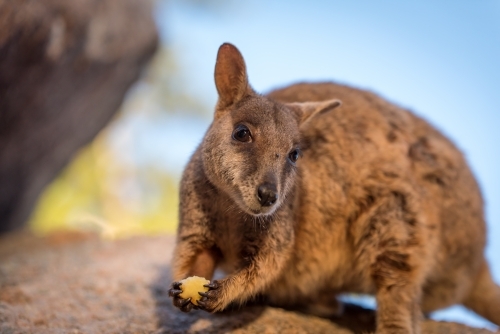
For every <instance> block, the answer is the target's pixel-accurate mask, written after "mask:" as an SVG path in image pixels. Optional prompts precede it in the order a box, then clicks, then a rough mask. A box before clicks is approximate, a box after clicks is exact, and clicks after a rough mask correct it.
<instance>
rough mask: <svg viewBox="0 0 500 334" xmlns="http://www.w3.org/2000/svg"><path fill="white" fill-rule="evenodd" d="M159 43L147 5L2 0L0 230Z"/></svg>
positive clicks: (107, 0)
mask: <svg viewBox="0 0 500 334" xmlns="http://www.w3.org/2000/svg"><path fill="white" fill-rule="evenodd" d="M157 40H158V37H157V31H156V27H155V24H154V21H153V17H152V7H151V3H150V1H149V0H120V1H115V0H71V1H67V0H43V1H42V0H16V1H12V0H0V184H1V185H2V187H1V189H0V222H1V223H0V232H2V231H8V230H12V229H15V228H18V227H20V226H22V225H23V224H24V223H25V221H26V220H27V218H28V216H29V214H30V212H31V210H32V209H33V206H34V204H35V201H36V199H37V197H38V196H39V195H40V193H41V191H42V190H43V188H44V187H45V186H46V185H47V184H48V183H49V182H50V181H51V180H52V179H53V178H54V177H55V176H56V175H57V173H58V172H59V171H60V170H61V169H62V168H63V167H64V166H65V165H66V164H67V163H68V161H69V160H70V159H71V158H72V156H73V155H74V154H75V152H76V151H77V150H78V149H79V148H80V147H82V146H83V145H85V144H87V143H88V142H90V141H91V140H92V138H94V137H95V135H96V134H97V133H98V131H99V130H100V129H102V128H103V127H104V126H105V125H106V123H108V121H109V120H110V119H111V117H112V116H113V114H114V113H115V112H116V111H117V109H118V108H119V106H120V104H121V103H122V100H123V98H124V96H125V93H126V92H127V90H128V88H129V87H130V86H131V84H132V83H133V82H135V81H136V80H137V79H138V76H139V74H140V72H141V70H142V69H143V68H144V65H145V64H146V63H147V62H148V60H149V59H150V58H151V57H152V55H153V53H154V52H155V50H156V47H157Z"/></svg>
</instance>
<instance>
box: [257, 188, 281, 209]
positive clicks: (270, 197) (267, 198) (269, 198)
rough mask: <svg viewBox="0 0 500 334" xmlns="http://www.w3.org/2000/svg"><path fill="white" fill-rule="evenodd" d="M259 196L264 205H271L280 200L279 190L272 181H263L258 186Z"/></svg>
mask: <svg viewBox="0 0 500 334" xmlns="http://www.w3.org/2000/svg"><path fill="white" fill-rule="evenodd" d="M257 198H258V200H259V203H260V204H261V205H262V206H271V205H273V204H274V203H276V201H277V200H278V190H277V189H276V185H275V184H272V183H263V184H261V185H260V186H259V188H257Z"/></svg>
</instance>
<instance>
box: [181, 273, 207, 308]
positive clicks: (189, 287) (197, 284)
mask: <svg viewBox="0 0 500 334" xmlns="http://www.w3.org/2000/svg"><path fill="white" fill-rule="evenodd" d="M179 283H181V286H180V288H181V290H182V293H181V294H179V297H181V298H184V299H188V298H191V303H193V304H194V305H198V300H200V298H201V296H200V294H199V293H198V292H207V291H208V288H207V287H205V286H204V285H206V284H209V283H210V281H209V280H207V279H205V278H203V277H198V276H191V277H188V278H186V279H183V280H182V281H180V282H179Z"/></svg>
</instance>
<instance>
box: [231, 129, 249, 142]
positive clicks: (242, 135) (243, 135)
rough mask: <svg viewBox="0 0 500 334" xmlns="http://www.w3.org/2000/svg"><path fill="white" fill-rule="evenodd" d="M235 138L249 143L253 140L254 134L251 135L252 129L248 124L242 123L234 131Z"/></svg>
mask: <svg viewBox="0 0 500 334" xmlns="http://www.w3.org/2000/svg"><path fill="white" fill-rule="evenodd" d="M233 139H236V140H237V141H241V142H243V143H248V142H251V141H252V136H251V135H250V130H248V128H247V127H246V126H244V125H241V124H240V125H238V126H237V127H236V128H235V129H234V131H233Z"/></svg>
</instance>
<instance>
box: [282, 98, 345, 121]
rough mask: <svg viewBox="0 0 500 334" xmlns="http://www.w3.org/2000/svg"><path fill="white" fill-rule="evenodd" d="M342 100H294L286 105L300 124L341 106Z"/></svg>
mask: <svg viewBox="0 0 500 334" xmlns="http://www.w3.org/2000/svg"><path fill="white" fill-rule="evenodd" d="M341 104H342V102H340V101H339V100H336V99H333V100H327V101H321V102H294V103H286V104H285V106H287V107H288V108H290V109H291V110H292V111H293V112H294V114H295V117H296V118H297V121H298V122H299V126H301V125H302V124H305V123H307V122H308V121H309V120H310V119H311V118H313V117H314V116H315V115H318V114H322V113H324V112H327V111H330V110H332V109H335V108H337V107H338V106H340V105H341Z"/></svg>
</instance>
